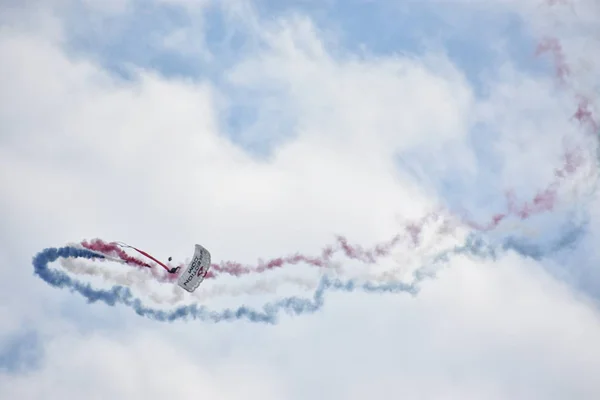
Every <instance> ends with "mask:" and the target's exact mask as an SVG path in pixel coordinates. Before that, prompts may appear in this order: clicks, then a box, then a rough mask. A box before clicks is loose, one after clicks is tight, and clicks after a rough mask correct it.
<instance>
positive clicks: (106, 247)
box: [81, 239, 152, 268]
mask: <svg viewBox="0 0 600 400" xmlns="http://www.w3.org/2000/svg"><path fill="white" fill-rule="evenodd" d="M81 245H82V246H83V247H85V248H86V249H89V250H95V251H99V252H101V253H107V254H114V255H116V256H117V257H119V258H120V259H122V260H123V261H125V262H127V263H129V264H133V265H137V266H139V267H147V268H152V267H151V266H150V265H149V264H148V263H146V262H144V261H142V260H140V259H138V258H136V257H133V256H131V255H129V254H127V252H125V250H123V249H122V248H120V247H119V245H117V244H116V243H106V242H104V241H102V240H100V239H94V240H92V241H91V242H87V241H85V240H84V241H83V242H81Z"/></svg>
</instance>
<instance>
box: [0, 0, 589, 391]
mask: <svg viewBox="0 0 600 400" xmlns="http://www.w3.org/2000/svg"><path fill="white" fill-rule="evenodd" d="M124 4H125V3H117V2H115V3H114V4H113V5H115V7H110V8H109V9H108V11H106V10H103V11H102V12H105V11H106V12H108V13H109V18H116V19H117V20H118V21H120V22H122V23H123V24H124V26H126V25H127V24H125V22H123V21H128V19H127V18H130V17H131V15H129V14H128V13H132V12H133V11H132V10H134V8H131V7H132V6H131V4H127V5H126V6H125V5H124ZM465 4H466V3H465ZM465 4H463V5H462V6H461V7H467V5H465ZM95 6H96V5H94V7H95ZM169 6H170V7H175V8H177V9H178V10H180V9H179V8H178V7H180V5H178V4H170V5H169ZM505 6H506V7H509V10H514V9H515V8H513V7H515V6H514V4H513V5H510V4H509V5H505ZM53 7H54V8H53ZM102 7H104V6H102ZM125 7H126V8H125ZM182 7H184V6H182ZM228 7H231V8H226V11H228V12H229V14H228V15H229V17H231V16H233V17H232V18H231V20H229V21H230V22H231V21H237V24H233V22H232V26H229V27H228V28H227V29H228V30H229V31H230V32H231V31H236V30H238V31H239V32H244V33H246V34H248V37H249V39H248V42H247V46H245V47H244V50H243V51H242V52H241V53H240V54H239V55H238V57H236V58H227V60H226V62H223V64H222V65H218V63H219V62H220V61H219V57H218V53H215V52H214V51H212V52H211V54H212V55H213V56H215V57H211V58H210V60H212V61H210V62H215V63H216V64H213V65H212V68H213V69H212V71H215V70H219V69H218V68H216V67H217V66H220V67H222V68H221V69H220V70H219V72H218V74H216V75H215V74H214V73H211V74H207V75H203V74H197V75H194V76H177V77H175V76H170V75H169V74H165V73H164V71H162V70H161V69H160V68H159V67H156V68H152V67H151V66H149V65H148V64H146V63H139V64H136V63H135V62H133V65H131V59H129V60H128V63H129V68H130V75H129V77H128V79H124V78H122V77H120V76H119V75H117V74H115V73H114V70H112V69H111V68H107V67H106V64H110V63H109V62H106V61H111V62H113V64H120V60H99V59H98V57H97V54H94V53H93V52H94V51H95V49H94V48H93V46H92V47H91V48H89V49H88V50H89V52H88V53H85V52H83V53H79V52H74V51H73V48H72V47H70V45H69V43H71V40H72V39H73V37H72V35H76V33H74V31H73V30H71V29H67V28H68V27H69V26H71V25H69V18H68V17H67V15H68V13H67V12H66V11H65V8H59V7H58V6H47V8H45V9H42V10H41V11H32V10H31V9H25V8H23V9H21V10H20V11H19V12H21V13H23V14H22V15H27V16H28V19H24V20H20V21H25V22H20V23H14V22H13V23H9V24H4V25H3V26H4V29H3V30H2V31H1V32H0V52H1V53H2V54H3V60H4V61H3V63H1V65H0V77H1V78H0V87H2V88H3V89H2V91H0V110H1V111H0V127H1V128H2V132H3V134H2V135H1V136H0V143H1V146H0V169H1V170H2V171H10V173H8V174H2V175H1V176H0V194H1V196H0V205H1V207H0V210H2V211H0V218H1V219H2V221H4V223H3V226H2V228H1V229H0V237H1V238H2V244H1V245H0V250H1V251H0V254H2V259H0V261H1V265H2V269H3V271H5V272H6V273H7V274H8V273H10V276H11V277H12V278H11V279H10V280H4V281H3V282H2V283H0V290H1V291H2V293H3V295H2V296H3V297H0V298H1V299H2V301H0V313H1V315H2V320H3V321H10V323H8V324H5V325H3V328H2V330H0V331H1V333H2V336H3V337H4V338H9V337H16V336H18V334H19V333H20V332H22V330H21V328H20V326H21V325H28V327H32V331H33V332H36V335H38V337H40V338H41V339H40V341H39V343H40V348H41V349H43V350H40V352H41V354H43V356H42V357H40V363H39V364H38V365H37V366H35V367H30V371H29V372H27V373H19V372H18V371H17V372H14V371H13V372H14V373H11V374H2V375H0V388H2V389H0V390H1V391H0V397H2V398H15V397H18V398H47V397H48V396H50V395H52V396H56V397H58V396H62V398H65V399H69V398H80V397H81V396H82V395H91V393H94V395H96V396H98V397H109V396H110V397H127V398H142V397H143V398H154V397H157V398H158V397H159V396H160V397H164V396H165V395H166V396H170V395H174V396H175V397H178V398H192V397H194V398H195V397H198V396H204V397H208V398H254V397H256V398H258V397H259V396H260V397H261V398H270V397H273V398H275V397H276V398H289V399H295V398H314V397H319V396H321V397H323V398H325V397H327V398H353V397H364V396H365V395H366V394H369V395H370V396H373V395H379V396H381V397H384V396H389V392H390V391H394V390H397V388H398V387H402V390H403V393H405V394H406V395H407V396H409V397H411V396H412V397H419V396H420V397H423V398H428V399H435V398H443V397H462V398H464V397H477V398H490V399H495V398H511V399H514V398H528V399H529V398H545V399H547V398H593V397H595V396H596V395H597V393H598V392H599V391H600V388H599V387H598V385H597V384H596V383H595V380H594V379H593V378H592V377H591V376H590V374H589V371H594V370H596V369H597V367H598V366H597V365H596V364H597V362H596V361H595V360H596V359H598V357H597V354H596V353H597V352H598V351H599V349H598V347H597V346H595V345H594V343H595V340H594V338H595V337H596V336H597V334H598V332H597V330H598V329H599V328H600V327H599V326H598V322H597V318H596V313H597V311H596V309H595V308H594V306H593V305H591V304H589V300H588V299H585V298H584V297H583V295H581V294H580V293H578V292H577V291H574V290H573V288H572V287H570V286H569V285H566V284H563V283H560V282H557V281H556V280H553V279H551V278H550V277H549V276H548V275H547V272H546V269H548V268H549V267H553V265H551V264H552V263H553V262H554V263H558V261H557V260H551V261H548V260H530V259H529V260H528V259H526V258H525V257H523V256H521V255H518V254H515V253H509V254H508V255H505V256H503V257H501V258H500V260H499V261H497V262H495V263H493V262H491V261H490V262H483V261H481V260H472V259H471V260H470V259H468V258H465V257H458V258H456V259H453V260H451V261H450V263H449V265H448V268H446V269H443V270H442V272H441V273H440V275H439V276H438V277H437V278H436V279H434V280H428V281H427V282H426V283H425V284H424V285H423V287H422V291H421V293H420V294H419V296H417V297H416V298H413V297H409V296H402V295H400V296H396V297H392V296H368V295H364V294H358V293H357V294H353V295H348V294H344V293H340V294H337V293H336V294H331V295H329V296H328V297H327V299H326V305H325V308H324V310H323V311H322V312H320V313H318V314H315V315H313V316H307V317H303V318H291V317H283V318H282V321H281V323H280V324H279V325H278V326H277V327H257V326H252V325H250V324H246V323H239V324H231V325H215V326H212V325H201V324H198V323H188V324H173V325H158V324H155V323H154V322H152V321H147V320H143V319H141V318H139V317H137V315H135V314H133V313H131V312H129V310H123V309H121V308H112V307H107V306H104V305H100V304H93V305H89V304H86V303H84V302H83V301H82V300H81V299H80V298H78V297H76V296H74V295H72V294H70V293H68V292H67V293H63V292H60V291H55V290H52V289H50V288H48V287H45V286H44V285H43V283H42V282H41V281H40V280H38V279H36V278H35V277H34V276H32V273H31V257H32V256H33V255H34V254H35V253H36V252H37V251H39V250H40V249H42V248H44V247H47V246H59V245H62V244H63V243H66V242H72V241H76V240H79V239H82V238H90V237H96V236H98V237H102V238H107V239H108V240H124V241H128V242H132V243H134V244H136V245H139V246H140V247H142V248H148V249H152V253H153V254H155V255H156V256H158V257H160V258H161V259H164V258H166V257H167V256H174V258H175V259H184V258H186V257H189V255H190V250H191V248H192V247H191V246H192V245H193V243H195V242H200V243H203V244H204V245H205V246H207V247H208V248H209V249H210V250H211V252H212V253H213V257H215V259H216V260H215V261H219V260H221V259H225V260H236V261H241V262H248V263H254V262H255V261H256V259H257V258H259V257H263V258H270V257H277V256H282V255H287V254H290V253H294V252H297V251H301V252H303V253H308V254H315V253H316V254H318V253H319V252H320V251H321V249H322V247H323V246H325V245H327V244H329V243H331V242H332V241H333V239H334V235H335V234H343V235H345V236H347V237H348V238H349V239H350V240H351V241H352V242H354V243H360V244H362V245H364V246H370V245H373V244H376V243H378V242H380V241H383V240H388V239H390V238H391V237H392V236H393V235H395V234H396V233H397V232H398V231H399V230H401V229H402V225H401V224H400V222H399V219H398V218H399V217H402V218H407V219H418V218H420V217H422V216H423V215H424V214H426V213H428V212H430V211H431V210H432V209H434V208H435V207H436V206H437V205H439V204H440V203H441V204H443V205H449V206H450V207H452V208H458V205H461V204H462V205H463V206H465V208H467V209H469V210H470V211H473V212H474V213H475V214H478V215H479V216H481V219H483V220H487V219H489V217H490V216H491V215H493V214H494V213H497V212H499V209H500V210H502V211H503V210H504V208H505V207H506V204H505V197H504V191H505V189H506V188H507V187H512V188H516V191H517V193H518V194H519V196H520V198H521V199H530V198H531V196H533V195H534V194H535V192H536V190H538V189H539V188H544V187H546V186H547V185H548V184H549V183H550V182H551V181H552V179H554V176H553V174H554V171H555V169H556V168H557V167H560V166H561V163H562V150H563V149H564V147H563V143H564V140H563V139H564V137H565V136H567V137H569V140H570V143H575V144H580V145H585V144H589V143H593V142H591V141H590V139H589V138H587V137H585V136H582V135H581V134H580V132H581V131H578V130H577V126H576V125H575V124H573V122H572V121H569V117H570V115H571V113H572V112H574V111H575V108H571V106H576V105H577V100H576V98H575V97H572V92H568V91H567V92H565V91H563V89H560V90H559V89H557V85H556V80H555V79H554V77H548V76H540V75H539V73H537V72H536V73H532V72H531V71H530V70H523V69H522V66H521V65H520V64H519V63H518V62H512V61H513V60H510V59H506V60H504V61H506V62H505V64H504V65H502V66H500V67H498V68H494V69H492V70H491V71H489V72H488V74H487V75H485V82H486V85H485V90H486V91H485V94H484V95H482V94H481V93H480V91H479V90H476V88H474V87H473V83H472V77H471V76H467V75H466V73H465V71H463V70H462V69H461V68H459V67H458V66H457V64H456V63H455V62H454V60H453V59H452V58H451V57H450V55H448V54H447V52H445V51H443V49H441V50H440V49H426V50H425V51H424V52H422V53H416V54H415V53H411V54H403V53H401V52H393V53H388V54H377V53H369V52H365V53H362V54H359V53H356V52H353V51H351V50H348V49H346V48H344V47H340V46H341V45H340V42H338V41H336V38H335V36H332V35H331V32H330V31H328V30H327V29H326V27H323V25H322V24H317V23H315V18H313V17H312V16H311V14H310V11H306V10H305V11H302V12H301V11H296V12H293V13H287V14H285V15H278V16H277V17H273V18H263V17H262V14H259V13H258V12H257V10H256V8H257V7H258V6H256V5H255V4H251V3H243V2H239V3H238V2H236V3H235V4H233V5H231V4H230V5H229V6H228ZM67 9H68V8H67ZM49 10H54V14H55V15H54V16H52V14H53V13H51V12H50V11H49ZM182 10H186V11H185V12H189V9H187V8H185V7H184V8H182ZM240 10H244V12H241V11H240ZM532 10H533V8H530V9H528V11H521V10H519V12H533V11H532ZM261 11H262V10H261ZM193 12H194V13H198V14H193V15H204V14H202V13H204V12H207V11H206V10H205V9H203V8H201V9H196V10H194V11H193ZM132 15H134V16H135V15H137V14H132ZM525 15H527V14H525ZM103 18H104V17H103ZM121 18H122V19H121ZM333 18H335V17H333ZM27 21H29V22H27ZM31 21H52V22H51V23H48V24H47V25H44V24H41V25H39V24H36V23H32V22H31ZM197 21H198V22H197V23H198V25H197V26H195V29H197V31H198V32H203V31H204V29H205V25H203V23H204V21H206V19H202V18H201V19H198V20H197ZM570 26H571V28H570V29H572V30H570V31H569V32H570V36H571V38H573V37H575V38H576V37H577V35H576V32H578V31H577V26H576V25H575V24H573V25H570ZM179 28H181V29H183V31H182V32H190V31H189V30H187V29H188V28H189V27H188V26H180V27H175V30H173V31H171V33H172V32H178V30H177V29H179ZM536 29H537V28H536ZM58 32H60V34H59V33H58ZM107 34H109V33H107ZM82 35H83V37H85V33H84V34H82ZM166 37H168V35H167V36H166ZM183 37H184V38H186V37H185V35H184V36H183ZM206 38H209V36H202V37H201V38H200V39H199V42H202V40H204V39H206ZM163 39H164V37H163ZM206 40H209V39H206ZM187 42H188V40H187V38H186V39H185V40H183V41H179V42H177V44H178V45H177V46H175V47H174V48H173V49H174V50H173V51H174V52H175V53H179V54H186V51H187V50H188V49H189V45H188V44H187ZM160 43H163V44H164V42H160V41H159V40H157V42H156V43H154V44H160ZM180 46H183V47H180ZM569 48H570V49H572V48H573V47H571V46H569ZM151 49H155V47H151ZM213 50H214V48H213ZM148 51H150V50H148ZM223 51H224V52H225V53H227V50H226V49H225V50H223ZM574 51H575V50H574ZM576 53H577V52H576ZM154 54H155V53H150V54H149V57H150V58H152V56H153V55H154ZM577 54H580V53H577ZM583 54H585V53H583ZM100 58H102V57H100ZM570 59H571V58H570ZM590 59H591V57H590ZM134 61H135V60H134ZM198 65H200V64H198ZM577 76H583V77H584V78H582V79H583V80H582V81H580V82H586V80H588V79H591V78H590V76H591V74H589V75H585V74H583V75H577ZM580 86H582V85H579V86H578V87H580ZM586 87H589V85H587V86H586ZM242 116H244V117H245V118H242ZM232 119H233V120H234V122H236V123H237V124H238V125H237V129H236V130H232V129H231V120H232ZM590 148H591V147H590ZM588 167H589V166H588ZM584 178H585V177H582V176H578V179H580V181H576V182H581V186H583V187H586V185H589V180H585V179H584ZM571 195H572V192H567V195H566V196H565V197H564V198H567V199H569V198H570V197H569V196H571ZM572 197H575V198H576V199H577V197H576V196H574V195H573V196H572ZM564 198H561V199H564ZM573 204H574V203H568V204H566V205H565V206H564V207H565V208H564V209H563V210H562V211H560V212H555V213H550V214H546V218H547V220H546V223H547V225H546V226H557V225H559V223H558V222H556V220H561V221H563V220H564V219H568V215H569V214H568V211H569V210H570V207H573V206H572V205H573ZM575 204H577V205H578V206H581V207H587V204H586V203H584V202H581V203H575ZM565 210H566V211H565ZM513 218H515V219H517V218H516V217H514V216H513ZM594 221H595V219H592V220H591V224H592V226H596V225H597V224H596V223H595V222H594ZM513 222H514V221H513ZM559 222H560V221H559ZM552 223H554V225H552ZM517 230H518V229H517ZM594 232H595V230H594V229H591V230H590V233H589V234H588V236H587V238H586V240H588V241H591V242H594V241H593V240H592V238H594V237H595V234H594ZM544 233H547V232H544ZM541 236H542V237H541V239H540V237H539V236H537V240H540V241H543V240H544V238H545V236H544V235H541ZM534 239H536V238H534ZM395 256H397V257H400V256H403V254H396V255H395ZM409 256H410V255H406V258H409ZM580 257H582V258H583V260H581V261H582V262H586V263H592V262H593V261H594V259H595V258H593V257H595V254H594V253H590V256H589V257H588V256H580ZM386 262H393V260H391V261H390V260H386ZM572 265H573V264H571V263H568V262H566V263H565V264H560V265H558V266H559V267H562V268H571V267H572ZM294 271H295V272H296V273H298V274H299V275H301V274H302V273H303V272H302V267H301V266H298V268H297V269H296V270H294ZM250 279H252V278H250ZM285 293H287V292H286V291H285V290H282V292H281V294H280V295H285ZM234 301H235V303H236V304H239V302H241V301H244V300H243V299H237V298H236V299H234ZM249 301H251V300H249ZM15 335H16V336H15ZM4 343H6V344H7V345H10V342H8V341H4V340H3V344H4ZM0 348H4V347H0ZM56 382H61V384H60V385H57V384H56ZM394 393H395V392H394ZM553 396H554V397H553Z"/></svg>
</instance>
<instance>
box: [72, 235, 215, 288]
mask: <svg viewBox="0 0 600 400" xmlns="http://www.w3.org/2000/svg"><path fill="white" fill-rule="evenodd" d="M80 246H81V247H83V248H85V249H86V250H88V251H91V252H93V253H95V254H98V255H99V256H101V257H102V258H105V259H107V260H111V261H116V262H120V263H123V264H129V265H135V266H138V267H146V268H153V265H152V264H150V263H148V262H145V261H142V260H140V259H137V258H135V257H132V256H130V255H129V254H127V253H126V252H125V251H124V250H123V249H122V248H123V247H126V248H130V249H132V250H135V251H136V252H138V253H140V254H142V255H144V256H145V257H147V258H149V259H150V260H152V261H154V262H156V263H157V264H158V265H160V266H161V267H163V268H164V269H165V270H166V271H167V272H169V273H170V274H177V272H178V271H179V270H180V269H181V268H182V267H183V266H178V267H169V266H168V265H166V264H164V263H162V262H161V261H159V260H158V259H156V258H155V257H153V256H151V255H150V254H148V253H147V252H145V251H143V250H140V249H138V248H137V247H134V246H131V245H128V244H127V243H123V242H110V243H106V242H102V241H101V240H99V239H98V240H94V241H92V242H91V243H89V242H83V243H81V245H80ZM171 260H172V258H171V257H169V261H171ZM210 262H211V256H210V252H209V251H208V250H207V249H206V248H204V247H203V246H201V245H199V244H196V245H195V249H194V256H193V257H192V260H191V261H190V263H189V264H188V265H187V267H186V268H185V269H184V270H183V272H182V273H181V274H180V275H179V277H178V279H177V284H178V285H179V286H180V287H181V288H183V289H184V290H186V291H188V292H190V293H192V292H193V291H195V290H196V289H197V288H198V286H200V284H201V283H202V281H203V280H204V278H206V274H208V270H209V268H210Z"/></svg>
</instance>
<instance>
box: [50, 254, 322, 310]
mask: <svg viewBox="0 0 600 400" xmlns="http://www.w3.org/2000/svg"><path fill="white" fill-rule="evenodd" d="M59 262H60V265H61V266H62V267H63V268H64V269H65V270H67V271H68V272H69V273H71V274H73V275H79V276H93V277H99V278H102V280H104V281H106V282H108V283H110V284H115V285H122V286H127V287H129V288H131V289H133V290H139V291H141V292H143V294H144V295H145V296H148V297H149V298H150V299H151V300H152V301H153V302H155V303H158V304H176V303H178V302H180V301H182V300H183V299H184V296H185V295H186V294H187V292H185V291H184V290H183V289H181V288H180V287H179V286H177V285H174V284H173V285H172V288H173V290H172V293H171V295H170V296H167V295H160V294H158V293H155V292H153V289H152V287H151V286H150V284H151V283H152V282H155V281H156V278H155V277H154V276H153V275H151V274H149V273H148V271H147V270H145V269H144V270H139V269H129V270H126V271H123V270H119V271H117V270H109V269H105V268H102V267H101V266H98V265H90V264H87V263H85V262H82V261H77V260H76V259H73V258H61V259H60V261H59ZM318 283H319V278H307V277H297V276H289V275H283V276H278V277H273V278H271V279H260V280H257V281H253V282H241V283H228V284H210V285H207V284H205V285H203V287H202V290H201V291H196V292H193V293H192V294H191V295H190V296H191V297H193V298H194V299H195V300H198V301H204V300H208V299H213V298H216V297H222V296H229V297H236V296H242V295H256V294H270V293H275V292H276V291H277V288H278V287H280V286H282V285H294V286H297V287H299V288H301V289H305V290H314V289H315V288H316V287H317V285H318Z"/></svg>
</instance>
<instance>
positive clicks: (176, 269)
mask: <svg viewBox="0 0 600 400" xmlns="http://www.w3.org/2000/svg"><path fill="white" fill-rule="evenodd" d="M172 259H173V257H169V262H170V261H171V260H172ZM179 268H181V267H173V268H171V269H170V270H169V273H170V274H174V273H176V272H177V271H179Z"/></svg>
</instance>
